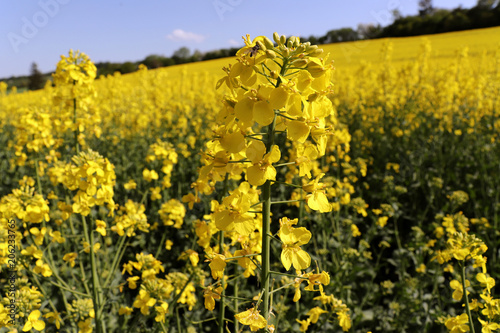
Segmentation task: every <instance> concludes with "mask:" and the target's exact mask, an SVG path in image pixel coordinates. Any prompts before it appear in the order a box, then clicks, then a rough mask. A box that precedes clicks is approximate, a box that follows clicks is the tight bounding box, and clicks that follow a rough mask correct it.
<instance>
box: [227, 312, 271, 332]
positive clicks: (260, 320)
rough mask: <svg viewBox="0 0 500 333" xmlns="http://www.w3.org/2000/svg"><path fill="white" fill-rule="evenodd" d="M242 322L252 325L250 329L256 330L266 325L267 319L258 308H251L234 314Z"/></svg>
mask: <svg viewBox="0 0 500 333" xmlns="http://www.w3.org/2000/svg"><path fill="white" fill-rule="evenodd" d="M234 318H236V319H237V320H238V321H239V322H240V323H241V324H243V325H247V326H250V330H251V331H252V332H255V331H257V330H259V329H262V328H264V327H266V325H267V321H266V319H265V318H264V317H263V316H262V315H261V314H260V313H259V311H258V310H257V309H256V308H251V309H248V310H246V311H243V312H240V313H238V314H236V315H234Z"/></svg>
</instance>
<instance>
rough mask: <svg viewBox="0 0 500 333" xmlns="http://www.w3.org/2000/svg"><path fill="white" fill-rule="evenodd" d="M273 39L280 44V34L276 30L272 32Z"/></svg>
mask: <svg viewBox="0 0 500 333" xmlns="http://www.w3.org/2000/svg"><path fill="white" fill-rule="evenodd" d="M273 39H274V41H275V42H276V44H278V45H279V44H280V35H279V34H278V33H277V32H274V33H273Z"/></svg>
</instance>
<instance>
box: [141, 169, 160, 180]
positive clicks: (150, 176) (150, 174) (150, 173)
mask: <svg viewBox="0 0 500 333" xmlns="http://www.w3.org/2000/svg"><path fill="white" fill-rule="evenodd" d="M142 177H143V178H144V180H145V181H147V182H150V181H152V180H157V179H158V173H156V171H154V170H149V169H144V170H143V171H142Z"/></svg>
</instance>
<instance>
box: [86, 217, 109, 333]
mask: <svg viewBox="0 0 500 333" xmlns="http://www.w3.org/2000/svg"><path fill="white" fill-rule="evenodd" d="M82 224H83V232H84V234H85V235H88V239H89V241H88V243H89V246H90V252H89V254H90V267H91V269H92V301H93V303H94V311H95V318H94V319H95V323H96V331H97V333H105V330H104V326H103V322H102V311H101V287H100V283H99V276H98V273H97V262H96V259H95V253H94V232H93V228H92V222H91V225H90V228H88V226H87V221H86V220H85V216H83V215H82Z"/></svg>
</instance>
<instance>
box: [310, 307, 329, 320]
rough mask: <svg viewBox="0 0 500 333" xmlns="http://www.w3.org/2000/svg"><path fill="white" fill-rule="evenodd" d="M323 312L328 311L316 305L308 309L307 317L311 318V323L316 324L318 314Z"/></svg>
mask: <svg viewBox="0 0 500 333" xmlns="http://www.w3.org/2000/svg"><path fill="white" fill-rule="evenodd" d="M323 313H328V311H325V310H323V309H322V308H320V307H318V306H316V307H314V308H312V309H311V310H309V312H308V313H307V315H308V316H309V319H311V323H312V324H316V323H317V322H318V320H319V316H320V315H321V314H323Z"/></svg>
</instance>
